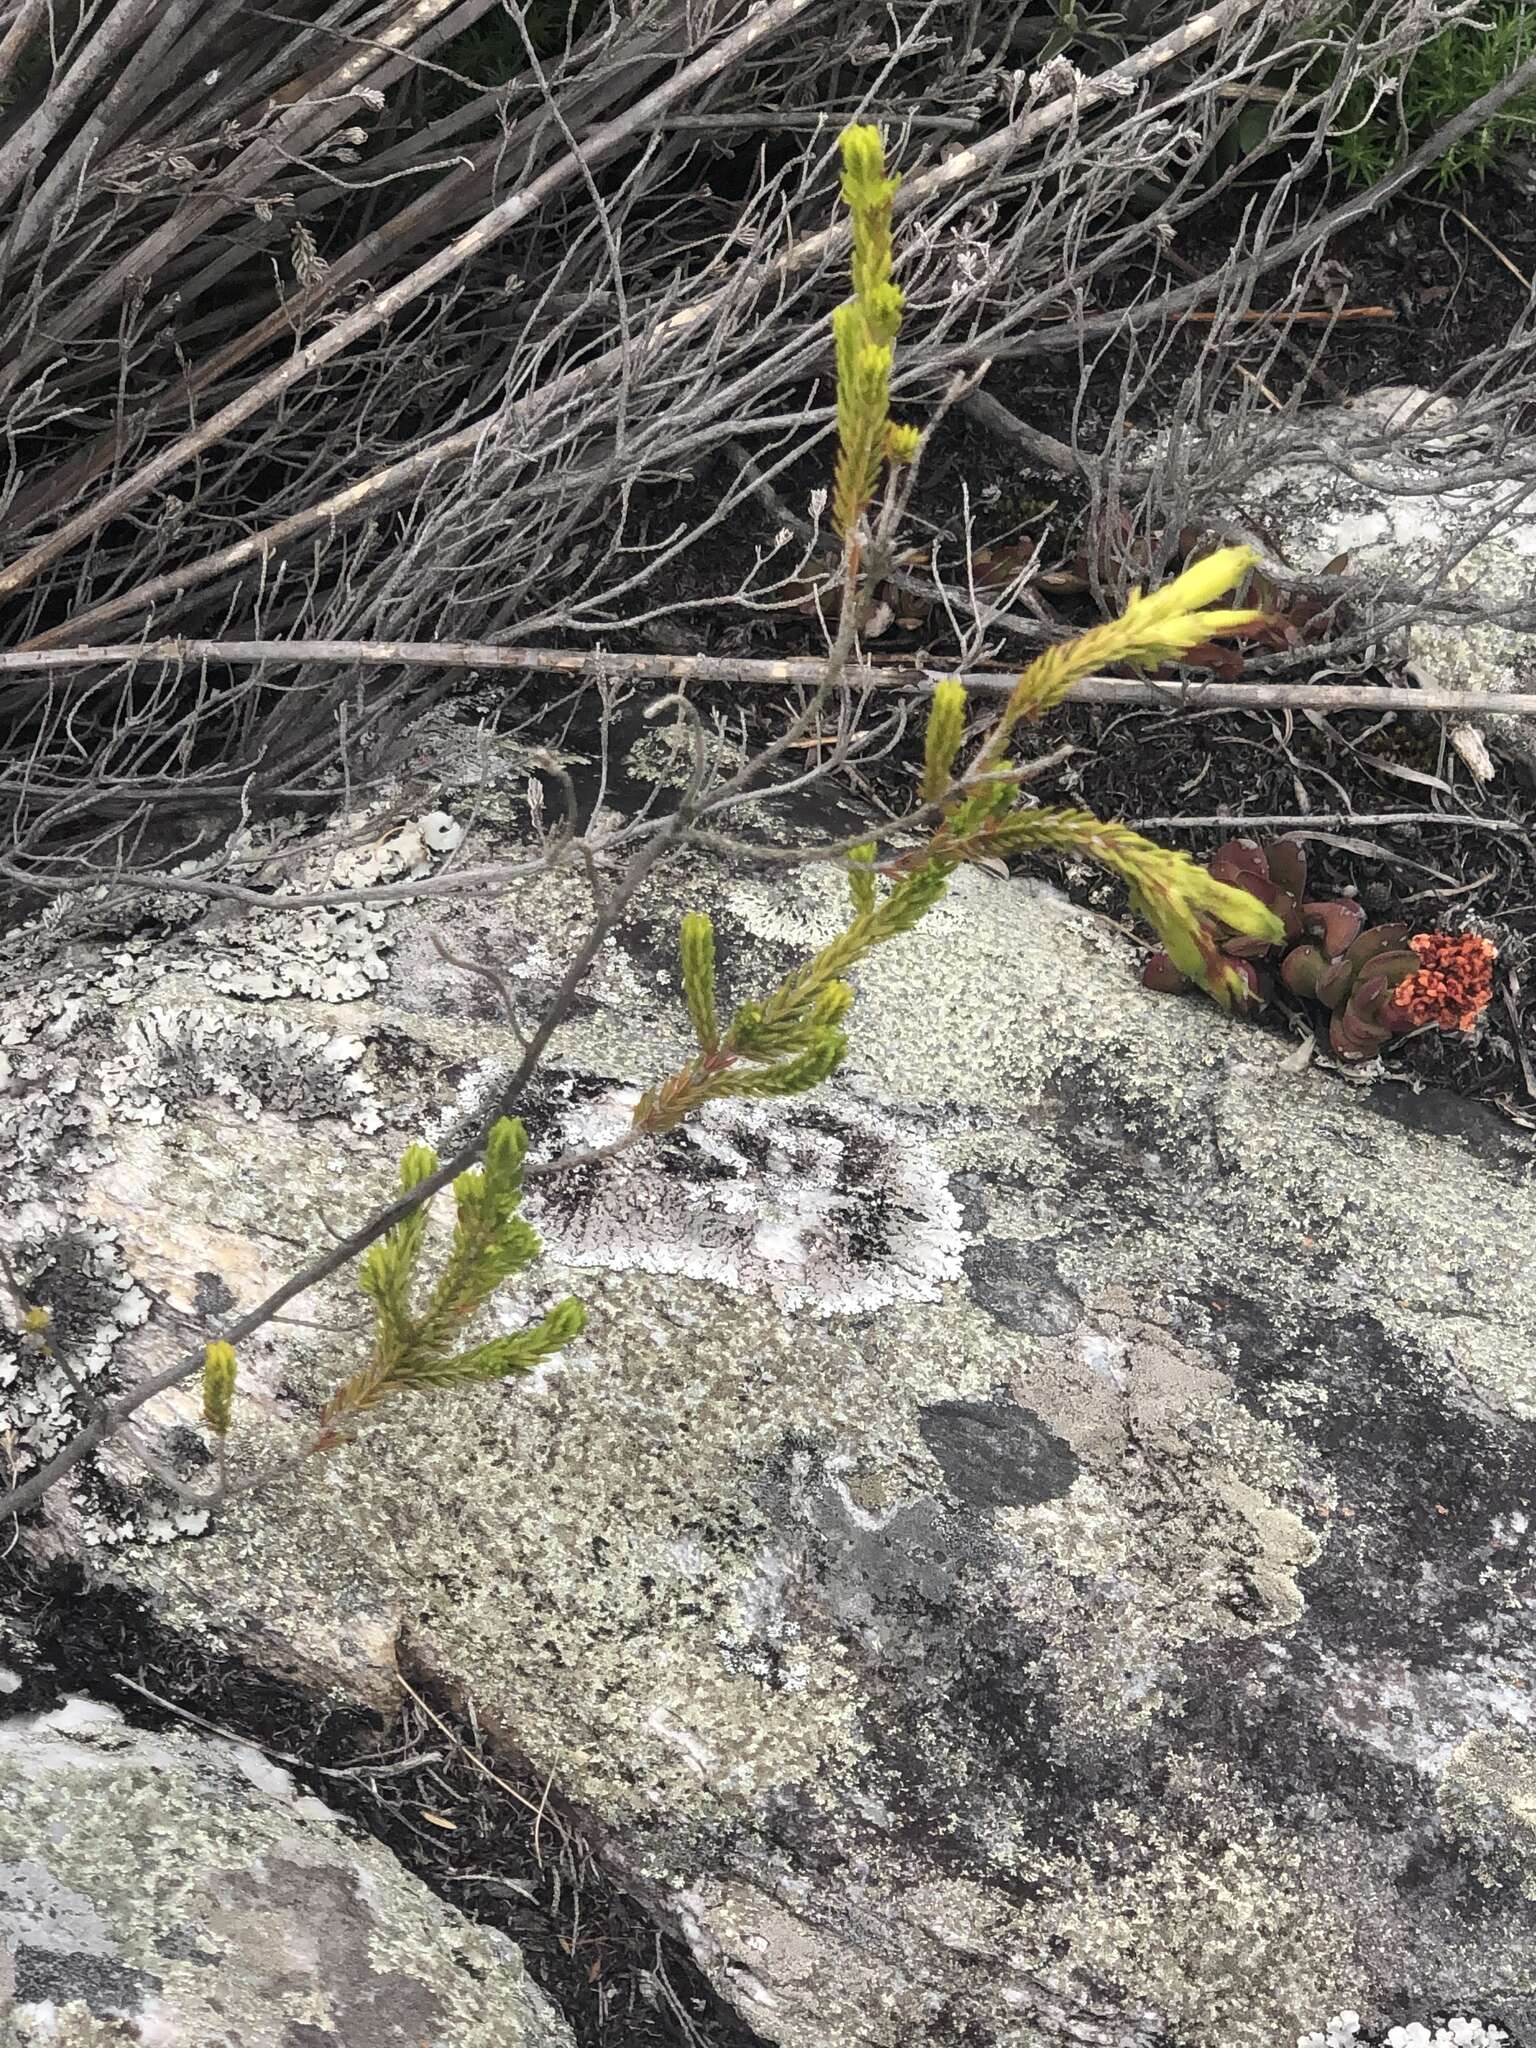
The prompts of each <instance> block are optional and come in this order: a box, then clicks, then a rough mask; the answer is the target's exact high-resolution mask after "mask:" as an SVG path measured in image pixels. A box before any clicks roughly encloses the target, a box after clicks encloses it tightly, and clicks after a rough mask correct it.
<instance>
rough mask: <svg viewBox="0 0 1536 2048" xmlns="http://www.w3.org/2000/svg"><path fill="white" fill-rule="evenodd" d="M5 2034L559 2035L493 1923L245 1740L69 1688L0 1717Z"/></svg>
mask: <svg viewBox="0 0 1536 2048" xmlns="http://www.w3.org/2000/svg"><path fill="white" fill-rule="evenodd" d="M0 2012H4V2013H5V2014H6V2015H7V2016H8V2018H9V2026H10V2031H8V2032H7V2033H6V2035H5V2040H6V2042H7V2043H8V2044H11V2048H108V2044H112V2048H126V2044H132V2043H142V2044H143V2048H303V2044H308V2043H313V2044H315V2048H320V2044H321V2043H323V2042H336V2043H344V2044H345V2048H570V2034H569V2032H568V2031H567V2029H566V2027H565V2025H564V2022H563V2021H561V2020H560V2019H559V2018H558V2017H557V2016H556V2015H555V2014H554V2013H553V2012H552V2011H551V2009H550V2007H549V2006H548V2005H547V2004H546V2002H545V2000H544V1998H543V1996H542V1994H541V1993H540V1992H539V1991H538V1990H537V1989H535V1988H534V1987H533V1986H532V1985H530V1984H529V1983H528V1981H527V1980H526V1978H525V1977H524V1975H523V1968H522V1961H521V1958H520V1957H519V1955H518V1952H517V1950H516V1948H515V1947H514V1946H513V1944H512V1943H511V1942H510V1941H508V1940H507V1939H506V1937H505V1936H504V1935H500V1934H497V1933H494V1932H493V1931H491V1930H490V1929H486V1928H479V1927H475V1926H473V1925H471V1923H470V1922H469V1921H467V1920H465V1919H464V1918H463V1917H462V1916H461V1915H460V1914H458V1913H456V1912H454V1911H453V1910H452V1908H451V1907H448V1906H444V1905H442V1904H440V1903H439V1901H438V1900H436V1899H435V1898H433V1896H432V1894H431V1893H430V1892H429V1891H427V1890H426V1888H425V1887H424V1886H423V1885H421V1884H419V1883H418V1882H417V1881H416V1880H415V1879H414V1878H412V1877H408V1876H407V1875H406V1874H405V1873H404V1872H403V1871H402V1870H401V1869H400V1867H399V1865H398V1864H397V1863H396V1862H395V1861H394V1859H393V1858H392V1857H391V1856H390V1855H389V1854H388V1853H387V1852H386V1851H385V1850H383V1849H381V1848H379V1847H378V1846H377V1845H376V1844H375V1843H373V1842H369V1841H366V1840H359V1839H357V1837H356V1836H355V1834H354V1833H352V1832H349V1831H344V1830H343V1828H342V1827H341V1826H339V1825H338V1823H337V1822H336V1820H335V1818H334V1817H333V1816H332V1814H331V1813H330V1811H329V1809H328V1808H327V1807H325V1806H324V1805H323V1804H322V1803H321V1801H319V1800H318V1799H314V1798H309V1797H304V1796H301V1795H300V1794H299V1792H298V1790H297V1788H296V1787H295V1785H294V1783H293V1780H292V1779H291V1778H290V1777H289V1775H288V1774H287V1772H285V1771H283V1770H282V1769H280V1768H279V1767H278V1766H277V1765H276V1764H274V1763H272V1762H271V1761H270V1760H269V1759H268V1758H266V1757H264V1756H263V1755H262V1754H261V1753H260V1751H258V1750H255V1749H248V1748H246V1747H245V1746H243V1745H242V1744H239V1743H234V1742H226V1741H221V1740H217V1739H213V1738H210V1737H207V1736H200V1735H192V1734H185V1733H179V1732H172V1733H166V1734H160V1735H149V1734H145V1733H143V1732H141V1731H139V1730H136V1729H132V1728H130V1727H128V1726H127V1725H126V1724H125V1723H124V1722H123V1720H122V1719H121V1717H120V1716H119V1715H118V1714H117V1713H115V1712H114V1711H113V1709H112V1708H110V1707H105V1706H102V1705H99V1704H97V1703H96V1702H94V1701H90V1700H84V1699H78V1698H77V1699H72V1700H69V1701H67V1702H66V1704H65V1705H64V1706H63V1707H61V1708H59V1709H58V1710H57V1711H56V1712H54V1713H50V1714H40V1715H34V1716H29V1717H26V1718H18V1719H13V1720H9V1721H0Z"/></svg>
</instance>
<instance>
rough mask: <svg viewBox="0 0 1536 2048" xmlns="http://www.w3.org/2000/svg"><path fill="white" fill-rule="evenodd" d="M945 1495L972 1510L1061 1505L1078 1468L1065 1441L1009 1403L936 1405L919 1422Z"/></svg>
mask: <svg viewBox="0 0 1536 2048" xmlns="http://www.w3.org/2000/svg"><path fill="white" fill-rule="evenodd" d="M918 1428H919V1430H920V1431H921V1432H922V1438H923V1442H924V1443H925V1444H926V1445H927V1446H928V1448H929V1450H930V1451H932V1453H933V1455H934V1457H935V1458H937V1459H938V1461H939V1465H940V1467H941V1469H942V1470H943V1473H944V1478H945V1481H946V1483H947V1484H948V1486H949V1490H950V1492H951V1493H952V1494H954V1495H955V1497H956V1498H957V1499H958V1500H961V1501H963V1502H964V1503H965V1504H966V1506H967V1507H972V1508H1010V1507H1038V1506H1039V1505H1040V1504H1041V1503H1042V1502H1043V1501H1048V1500H1060V1498H1061V1496H1062V1495H1063V1494H1064V1493H1066V1492H1067V1490H1068V1489H1069V1488H1070V1486H1071V1485H1072V1482H1073V1480H1074V1479H1076V1477H1077V1475H1078V1473H1079V1472H1080V1471H1081V1469H1082V1467H1081V1465H1080V1464H1079V1462H1078V1460H1077V1458H1076V1456H1075V1455H1074V1454H1073V1452H1072V1450H1071V1447H1070V1446H1069V1445H1068V1444H1067V1443H1066V1441H1065V1440H1064V1439H1063V1438H1061V1437H1059V1436H1057V1435H1056V1434H1055V1432H1054V1431H1053V1430H1051V1429H1049V1428H1047V1426H1046V1425H1045V1423H1043V1422H1042V1421H1041V1420H1040V1417H1039V1416H1038V1415H1036V1414H1035V1413H1034V1411H1033V1410H1032V1409H1029V1408H1024V1407H1021V1406H1019V1404H1018V1403H1017V1402H1013V1401H987V1402H982V1401H937V1402H935V1403H934V1404H933V1405H932V1406H931V1407H928V1408H925V1409H924V1410H923V1411H922V1414H921V1415H920V1416H919V1418H918Z"/></svg>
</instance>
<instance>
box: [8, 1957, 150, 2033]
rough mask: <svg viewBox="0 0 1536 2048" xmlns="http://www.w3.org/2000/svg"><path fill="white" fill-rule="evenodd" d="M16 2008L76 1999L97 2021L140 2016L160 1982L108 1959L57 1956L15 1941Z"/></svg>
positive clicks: (144, 1971)
mask: <svg viewBox="0 0 1536 2048" xmlns="http://www.w3.org/2000/svg"><path fill="white" fill-rule="evenodd" d="M15 1964H16V2002H17V2004H18V2005H43V2004H53V2005H67V2004H68V2003H69V2001H70V2000H71V1999H77V2000H78V2001H79V2002H80V2004H81V2005H84V2006H86V2007H88V2008H89V2010H90V2011H91V2012H93V2013H94V2014H95V2015H96V2017H97V2019H99V2020H110V2019H119V2018H124V2017H129V2016H131V2015H132V2014H134V2013H137V2012H141V2011H142V2010H143V2007H144V1994H145V1992H146V1991H158V1990H159V1989H160V1979H159V1978H158V1977H153V1976H151V1975H150V1973H149V1972H148V1971H147V1970H130V1969H128V1968H127V1967H126V1966H125V1965H124V1964H122V1963H117V1962H114V1961H113V1960H112V1958H111V1957H110V1956H93V1955H89V1954H86V1953H84V1952H83V1951H80V1952H76V1951H69V1952H66V1953H60V1952H59V1951H58V1950H57V1949H51V1948H34V1947H33V1946H32V1944H31V1943H30V1942H25V1941H24V1942H21V1943H19V1944H18V1945H17V1948H16V1958H15Z"/></svg>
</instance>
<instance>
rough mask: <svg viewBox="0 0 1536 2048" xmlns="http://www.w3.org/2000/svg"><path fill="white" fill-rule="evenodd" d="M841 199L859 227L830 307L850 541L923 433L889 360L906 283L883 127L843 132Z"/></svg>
mask: <svg viewBox="0 0 1536 2048" xmlns="http://www.w3.org/2000/svg"><path fill="white" fill-rule="evenodd" d="M842 152H843V185H842V192H843V202H844V204H845V205H846V206H847V208H848V214H849V220H850V224H851V226H852V229H853V265H852V282H853V296H852V298H850V299H846V300H845V301H844V302H843V304H842V305H840V306H839V307H838V308H837V310H836V311H835V312H834V313H833V315H832V337H833V341H834V342H835V344H836V349H837V442H838V448H837V469H836V472H835V475H834V478H833V487H832V523H833V525H834V526H835V527H836V529H837V533H838V537H839V538H840V539H841V540H842V541H843V542H844V544H845V545H846V546H852V545H853V540H854V535H855V532H856V530H857V528H858V524H859V521H860V519H861V518H862V517H863V515H864V513H865V512H866V511H867V509H868V507H869V504H870V501H871V500H872V499H873V497H874V495H875V492H876V490H877V489H878V487H879V483H880V477H881V474H882V472H883V471H884V469H885V466H886V465H887V463H891V464H900V463H905V462H910V461H911V460H912V458H913V457H914V456H915V455H916V453H917V449H918V443H919V441H920V439H921V436H920V434H919V432H918V429H917V428H916V427H903V426H898V425H896V424H895V423H894V422H893V421H892V419H891V365H892V362H893V360H894V358H895V352H896V337H897V335H898V333H899V332H900V331H901V314H902V297H901V287H900V286H899V285H897V284H896V283H894V282H893V280H892V277H891V261H892V250H891V202H892V201H893V200H894V198H895V197H896V190H897V187H898V186H899V185H900V183H901V180H900V179H899V178H893V177H888V176H887V175H886V169H885V146H884V144H883V143H882V141H881V139H880V131H879V129H878V128H868V127H862V126H858V125H855V126H853V127H850V128H845V129H844V131H843V135H842Z"/></svg>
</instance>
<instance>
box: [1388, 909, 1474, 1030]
mask: <svg viewBox="0 0 1536 2048" xmlns="http://www.w3.org/2000/svg"><path fill="white" fill-rule="evenodd" d="M1408 943H1409V945H1410V946H1411V947H1412V948H1413V950H1414V952H1415V953H1417V954H1418V956H1419V959H1420V961H1421V962H1422V963H1423V964H1422V965H1421V966H1420V967H1419V968H1418V970H1417V971H1416V972H1415V973H1413V974H1410V975H1408V976H1407V977H1406V978H1405V979H1404V980H1402V981H1400V982H1399V983H1398V985H1397V987H1396V988H1395V989H1394V990H1393V992H1392V1013H1393V1016H1394V1018H1399V1017H1400V1018H1402V1019H1403V1022H1402V1023H1401V1024H1399V1025H1398V1026H1397V1029H1399V1030H1402V1031H1411V1030H1416V1029H1417V1028H1418V1026H1419V1025H1421V1024H1437V1025H1438V1026H1439V1027H1440V1029H1441V1030H1442V1031H1470V1030H1472V1028H1473V1027H1474V1025H1475V1024H1476V1023H1477V1020H1478V1018H1479V1017H1481V1015H1482V1014H1483V1012H1484V1010H1486V1009H1487V1007H1488V1005H1489V1003H1490V1002H1492V1000H1493V963H1494V961H1495V960H1496V959H1497V958H1498V957H1499V953H1498V948H1497V946H1495V945H1494V944H1493V942H1492V940H1491V939H1480V938H1477V937H1475V936H1474V935H1473V934H1472V933H1471V932H1457V933H1452V932H1417V933H1415V935H1414V936H1413V937H1412V938H1411V939H1410V940H1409V941H1408Z"/></svg>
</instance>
